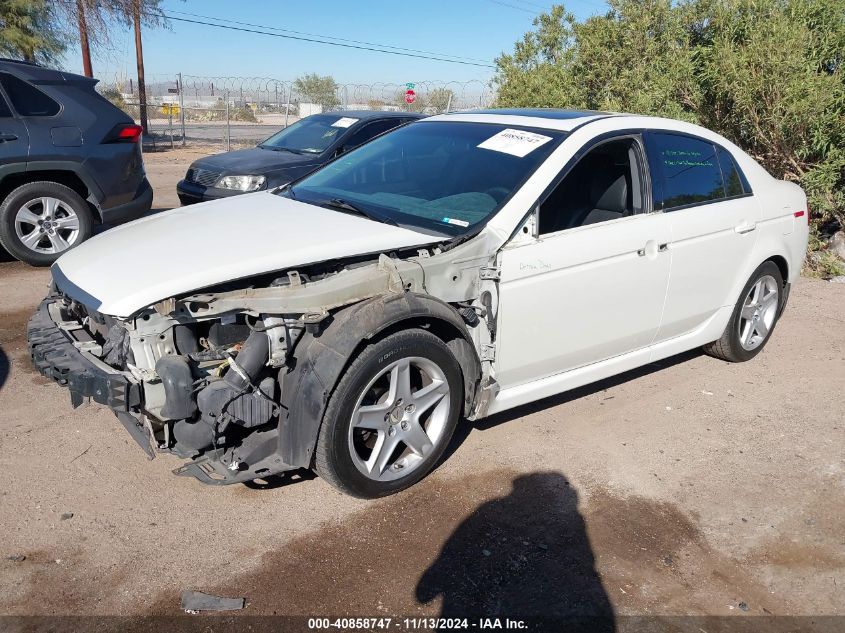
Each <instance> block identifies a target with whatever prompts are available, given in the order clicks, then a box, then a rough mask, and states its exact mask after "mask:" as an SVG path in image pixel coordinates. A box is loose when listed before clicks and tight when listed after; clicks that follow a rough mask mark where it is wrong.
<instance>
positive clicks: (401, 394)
mask: <svg viewBox="0 0 845 633" xmlns="http://www.w3.org/2000/svg"><path fill="white" fill-rule="evenodd" d="M462 402H463V382H462V377H461V370H460V367H459V365H458V362H457V361H456V360H455V357H454V356H453V355H452V353H451V352H450V351H449V348H448V347H447V346H446V344H445V343H444V342H443V341H442V340H441V339H439V338H438V337H436V336H434V335H433V334H431V333H430V332H427V331H425V330H422V329H411V330H404V331H401V332H397V333H395V334H391V335H389V336H387V337H385V338H384V339H382V340H380V341H378V342H376V343H374V344H372V345H369V346H368V347H366V348H365V349H364V350H363V351H362V352H361V354H360V355H359V356H358V357H357V358H356V359H355V360H354V361H353V362H352V363H351V364H350V366H349V368H348V369H347V371H346V373H345V374H344V375H343V377H342V378H341V379H340V381H339V383H338V385H337V388H336V389H335V391H334V393H333V394H332V396H331V398H330V400H329V405H328V407H327V409H326V416H325V419H324V421H323V426H322V428H321V430H320V437H319V439H318V441H317V449H316V453H315V463H314V467H315V470H316V471H317V474H319V475H320V476H321V477H323V478H324V479H325V480H326V481H328V482H329V483H331V484H332V485H333V486H335V487H336V488H338V489H340V490H341V491H343V492H346V493H348V494H351V495H353V496H356V497H362V498H375V497H383V496H385V495H389V494H393V493H395V492H398V491H400V490H402V489H404V488H407V487H408V486H411V485H413V484H414V483H416V482H418V481H419V480H420V479H422V478H423V477H424V476H425V475H426V474H427V473H428V472H429V471H430V470H431V469H432V468H433V467H434V466H435V465H436V463H437V461H438V460H439V459H440V457H441V456H442V455H443V452H444V451H445V450H446V447H447V445H448V444H449V440H450V439H451V437H452V432H453V431H454V429H455V425H456V424H457V421H458V418H459V417H460V414H461V404H462Z"/></svg>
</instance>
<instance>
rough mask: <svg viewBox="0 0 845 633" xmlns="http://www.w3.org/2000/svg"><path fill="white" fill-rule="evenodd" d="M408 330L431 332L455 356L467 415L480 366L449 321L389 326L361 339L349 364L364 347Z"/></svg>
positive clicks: (418, 318)
mask: <svg viewBox="0 0 845 633" xmlns="http://www.w3.org/2000/svg"><path fill="white" fill-rule="evenodd" d="M411 328H419V329H422V330H425V331H427V332H431V333H432V334H434V335H435V336H436V337H437V338H439V339H440V340H441V341H443V342H444V343H446V346H447V347H448V348H449V350H450V351H451V352H452V354H453V355H454V356H455V359H456V360H457V361H458V366H459V367H460V370H461V377H462V378H463V381H464V403H465V407H464V408H465V412H464V414H465V415H469V410H470V408H471V406H472V404H473V403H474V402H475V391H476V386H477V384H478V381H479V380H480V379H481V366H480V364H479V361H478V356H477V354H476V352H475V349H474V347H473V346H472V345H471V344H470V343H469V342H468V341H467V339H466V337H465V335H464V333H462V332H461V331H460V330H458V328H457V327H455V325H454V324H453V323H449V322H448V321H444V320H443V319H439V318H437V317H428V316H424V317H423V316H413V317H408V318H406V319H402V320H400V321H397V322H395V323H391V324H390V325H388V326H387V327H385V328H383V329H381V330H379V331H378V332H376V333H375V334H374V335H372V336H370V337H369V338H365V339H363V340H361V341H360V342H359V343H358V345H357V346H356V347H355V350H354V351H353V353H352V354H351V355H350V357H349V360H350V362H351V361H352V359H354V358H355V357H356V356H358V354H360V353H361V350H362V349H363V348H364V347H365V346H367V345H369V344H371V343H375V342H376V341H380V340H381V339H383V338H385V337H387V336H390V335H391V334H393V333H395V332H400V331H402V330H407V329H411Z"/></svg>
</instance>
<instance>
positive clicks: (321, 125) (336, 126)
mask: <svg viewBox="0 0 845 633" xmlns="http://www.w3.org/2000/svg"><path fill="white" fill-rule="evenodd" d="M357 122H358V119H356V118H352V117H345V116H343V115H342V114H316V115H314V116H309V117H307V118H305V119H302V120H300V121H297V122H296V123H294V124H293V125H289V126H288V127H286V128H285V129H284V130H282V131H280V132H276V133H275V134H274V135H273V136H271V137H270V138H268V139H267V140H266V141H264V142H263V143H261V144H260V145H259V146H258V147H261V148H264V149H273V150H279V151H288V152H294V153H297V154H302V153H305V154H322V153H323V152H325V151H326V150H327V149H328V147H329V145H331V144H332V143H334V141H335V139H337V138H339V137H340V136H341V135H342V134H343V133H344V132H346V130H347V129H348V128H349V127H351V126H353V125H355V123H357Z"/></svg>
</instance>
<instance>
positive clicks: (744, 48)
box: [494, 0, 845, 244]
mask: <svg viewBox="0 0 845 633" xmlns="http://www.w3.org/2000/svg"><path fill="white" fill-rule="evenodd" d="M608 5H609V9H608V11H607V12H606V13H605V14H604V15H598V16H593V17H591V18H587V19H586V20H584V21H582V22H579V21H577V20H576V19H575V17H574V16H573V15H572V14H570V13H567V12H566V10H565V9H564V8H563V7H562V6H559V5H558V6H554V7H552V9H551V10H550V11H549V13H546V14H543V15H540V16H539V17H538V18H537V19H536V20H535V22H534V29H533V30H532V31H531V32H529V33H527V34H526V35H525V36H524V37H523V38H522V40H521V41H519V42H517V43H516V45H515V46H514V50H513V52H512V53H504V54H502V55H501V56H500V57H499V58H498V59H497V60H496V65H497V70H496V75H495V78H494V82H495V84H496V86H497V89H498V95H497V103H498V105H500V106H522V107H526V106H535V107H567V108H589V109H596V110H610V111H627V112H635V113H640V114H653V115H662V116H669V117H672V118H679V119H684V120H687V121H691V122H695V123H700V124H702V125H704V126H706V127H709V128H711V129H714V130H716V131H718V132H720V133H721V134H723V135H724V136H726V137H727V138H729V139H731V140H732V141H734V142H735V143H737V144H738V145H740V146H741V147H743V148H744V149H745V150H746V151H748V152H749V153H750V154H751V155H752V156H754V157H755V158H756V159H757V160H758V161H760V162H761V164H763V166H764V167H766V169H768V170H769V171H770V173H772V174H773V175H774V176H776V177H778V178H784V179H787V180H792V181H795V182H798V183H799V184H801V186H802V187H803V188H804V189H805V191H806V192H807V195H808V198H809V205H810V209H811V210H812V212H813V213H812V217H813V227H814V231H815V233H816V235H818V234H820V233H825V232H828V233H829V232H832V231H834V230H836V229H837V228H839V227H841V226H842V225H843V224H845V76H843V60H845V10H843V7H842V2H841V0H686V1H682V2H680V3H677V2H674V3H673V2H670V0H609V2H608ZM812 243H814V244H824V242H823V241H820V240H818V239H814V240H813V241H812Z"/></svg>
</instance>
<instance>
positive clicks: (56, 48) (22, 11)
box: [0, 0, 66, 64]
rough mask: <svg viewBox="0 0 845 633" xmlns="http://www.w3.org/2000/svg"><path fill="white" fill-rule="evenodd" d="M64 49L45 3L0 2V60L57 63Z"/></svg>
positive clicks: (42, 0)
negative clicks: (7, 58)
mask: <svg viewBox="0 0 845 633" xmlns="http://www.w3.org/2000/svg"><path fill="white" fill-rule="evenodd" d="M65 47H66V41H65V37H64V35H63V34H62V33H61V31H60V30H59V29H58V28H57V27H56V12H55V9H54V5H53V4H52V3H50V2H48V1H47V0H0V56H3V57H11V58H13V59H21V60H24V61H29V62H37V63H44V64H49V63H56V62H57V61H58V60H59V58H61V56H62V53H63V52H64V50H65Z"/></svg>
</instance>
